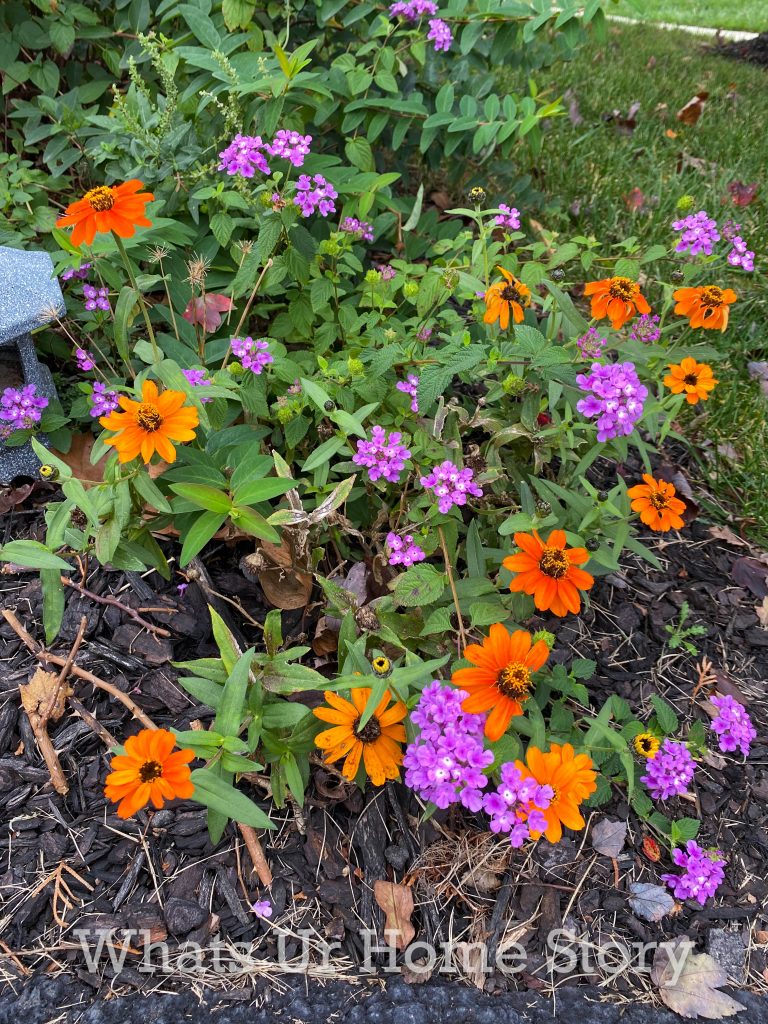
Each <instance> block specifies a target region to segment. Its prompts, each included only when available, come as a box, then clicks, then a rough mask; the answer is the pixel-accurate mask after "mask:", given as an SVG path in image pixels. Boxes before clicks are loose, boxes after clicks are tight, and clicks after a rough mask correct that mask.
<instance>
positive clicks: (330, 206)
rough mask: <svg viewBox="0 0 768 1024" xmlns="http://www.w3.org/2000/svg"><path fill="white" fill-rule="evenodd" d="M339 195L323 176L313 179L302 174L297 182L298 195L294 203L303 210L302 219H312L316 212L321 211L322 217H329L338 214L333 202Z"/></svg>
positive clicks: (316, 175)
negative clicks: (331, 214) (330, 214)
mask: <svg viewBox="0 0 768 1024" xmlns="http://www.w3.org/2000/svg"><path fill="white" fill-rule="evenodd" d="M338 195H339V193H338V192H337V191H336V189H335V188H334V187H333V185H331V183H330V182H329V181H326V180H325V178H324V177H323V176H322V174H315V175H313V176H312V177H310V176H309V175H308V174H302V175H300V176H299V180H298V181H297V182H296V195H295V196H294V199H293V201H294V203H295V204H296V206H298V207H299V209H300V210H301V216H302V217H310V216H311V215H312V214H313V213H314V212H315V210H319V211H320V215H321V216H322V217H327V216H328V214H329V213H335V212H336V206H335V204H334V202H333V200H334V199H337V198H338Z"/></svg>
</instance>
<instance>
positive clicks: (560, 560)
mask: <svg viewBox="0 0 768 1024" xmlns="http://www.w3.org/2000/svg"><path fill="white" fill-rule="evenodd" d="M570 565H571V563H570V562H569V561H568V555H566V553H565V552H564V551H562V550H561V549H560V548H544V550H543V551H542V553H541V559H540V560H539V569H540V570H541V571H542V572H543V573H544V575H545V576H551V577H552V578H553V579H556V580H559V579H560V578H561V577H563V576H565V574H566V573H567V572H568V569H569V568H570Z"/></svg>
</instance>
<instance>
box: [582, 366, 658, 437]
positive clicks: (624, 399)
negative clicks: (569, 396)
mask: <svg viewBox="0 0 768 1024" xmlns="http://www.w3.org/2000/svg"><path fill="white" fill-rule="evenodd" d="M576 383H577V384H578V385H579V387H580V388H582V389H583V390H584V391H591V392H592V393H591V394H590V395H588V396H587V397H586V398H582V399H580V400H579V401H578V402H577V403H576V408H577V409H578V410H579V412H580V413H581V414H582V416H586V417H587V418H588V419H593V418H594V417H597V439H598V441H610V440H611V439H612V438H614V437H621V436H625V435H628V434H631V433H632V431H633V430H634V428H635V424H636V423H637V421H638V420H639V419H640V418H641V416H642V415H643V403H644V402H645V399H646V398H647V397H648V388H646V387H645V386H644V385H643V384H641V383H640V378H639V377H638V375H637V370H636V369H635V364H634V363H629V362H627V363H609V364H607V365H605V366H604V365H601V364H600V363H593V364H592V370H591V373H588V374H585V373H580V374H578V376H577V377H576Z"/></svg>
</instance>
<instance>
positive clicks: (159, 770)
mask: <svg viewBox="0 0 768 1024" xmlns="http://www.w3.org/2000/svg"><path fill="white" fill-rule="evenodd" d="M162 774H163V766H162V765H161V764H160V762H159V761H145V762H144V764H143V765H142V766H141V768H139V778H140V779H141V781H142V782H154V781H155V779H159V778H160V776H161V775H162Z"/></svg>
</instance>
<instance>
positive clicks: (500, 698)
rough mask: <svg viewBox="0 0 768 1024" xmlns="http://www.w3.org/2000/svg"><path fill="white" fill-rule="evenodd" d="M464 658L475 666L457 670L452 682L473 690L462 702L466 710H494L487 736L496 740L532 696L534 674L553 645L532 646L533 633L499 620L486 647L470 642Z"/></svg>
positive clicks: (487, 720)
mask: <svg viewBox="0 0 768 1024" xmlns="http://www.w3.org/2000/svg"><path fill="white" fill-rule="evenodd" d="M464 657H465V658H466V659H467V661H471V662H472V664H473V665H474V666H475V668H460V669H457V670H456V671H455V672H454V673H453V676H452V679H451V681H452V682H453V683H455V684H456V686H460V687H461V689H462V690H467V691H468V693H469V696H468V697H466V698H465V700H464V701H463V702H462V705H461V707H462V710H463V711H470V712H474V713H478V712H482V711H490V714H489V715H488V718H487V719H486V721H485V735H486V736H487V737H488V739H489V740H491V741H492V742H494V741H495V740H497V739H499V738H500V737H501V736H503V735H504V733H505V732H506V731H507V728H508V727H509V723H510V722H511V720H512V719H513V718H514V717H515V716H516V715H522V713H523V703H524V702H525V701H526V700H528V698H529V697H530V695H531V673H533V672H538V670H539V669H540V668H541V666H542V665H543V664H544V662H545V661H546V660H547V658H548V657H549V648H548V647H547V645H546V644H545V643H544V641H543V640H539V641H537V642H536V643H535V644H533V646H531V634H530V633H526V631H525V630H523V629H518V630H517V631H516V632H515V633H509V632H507V630H506V629H505V628H504V627H503V626H502V625H501V623H500V622H497V623H496V624H495V625H493V626H491V628H490V631H489V635H488V636H487V637H484V639H483V644H482V647H481V646H480V645H479V644H470V645H469V647H467V649H466V650H465V651H464Z"/></svg>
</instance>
